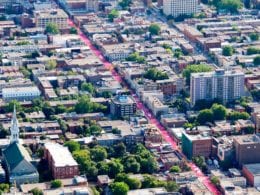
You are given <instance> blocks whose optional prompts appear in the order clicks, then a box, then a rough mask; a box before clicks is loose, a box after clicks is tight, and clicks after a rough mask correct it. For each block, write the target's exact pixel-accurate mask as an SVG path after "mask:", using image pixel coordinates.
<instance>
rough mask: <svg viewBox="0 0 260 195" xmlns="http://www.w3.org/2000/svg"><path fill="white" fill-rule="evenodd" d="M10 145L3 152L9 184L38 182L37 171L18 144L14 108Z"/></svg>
mask: <svg viewBox="0 0 260 195" xmlns="http://www.w3.org/2000/svg"><path fill="white" fill-rule="evenodd" d="M10 131H11V136H10V144H9V146H8V147H7V148H6V149H5V150H4V151H3V159H4V163H5V165H6V171H7V176H8V179H9V182H10V183H12V184H16V185H21V184H24V183H37V182H39V174H38V171H37V169H36V168H35V167H34V166H33V165H32V163H31V161H32V159H31V157H30V155H29V153H28V151H27V150H26V149H25V148H24V146H22V145H21V144H20V143H19V124H18V120H17V118H16V109H15V108H14V112H13V117H12V121H11V128H10Z"/></svg>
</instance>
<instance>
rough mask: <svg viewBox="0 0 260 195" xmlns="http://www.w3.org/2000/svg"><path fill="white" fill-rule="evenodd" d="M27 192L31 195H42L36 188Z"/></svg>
mask: <svg viewBox="0 0 260 195" xmlns="http://www.w3.org/2000/svg"><path fill="white" fill-rule="evenodd" d="M29 192H30V193H32V194H33V195H43V191H42V190H41V189H39V188H37V187H36V188H33V189H32V190H30V191H29Z"/></svg>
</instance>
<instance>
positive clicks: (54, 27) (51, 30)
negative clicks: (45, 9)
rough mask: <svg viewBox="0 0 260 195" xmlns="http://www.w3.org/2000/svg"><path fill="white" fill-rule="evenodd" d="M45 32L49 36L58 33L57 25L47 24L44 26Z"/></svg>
mask: <svg viewBox="0 0 260 195" xmlns="http://www.w3.org/2000/svg"><path fill="white" fill-rule="evenodd" d="M45 32H46V33H49V34H54V35H56V34H59V33H60V31H59V28H58V26H57V24H55V23H48V24H47V25H46V28H45Z"/></svg>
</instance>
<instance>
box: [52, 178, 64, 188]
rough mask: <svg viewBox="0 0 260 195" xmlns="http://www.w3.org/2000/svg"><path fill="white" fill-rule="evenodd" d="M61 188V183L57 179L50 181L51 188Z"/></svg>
mask: <svg viewBox="0 0 260 195" xmlns="http://www.w3.org/2000/svg"><path fill="white" fill-rule="evenodd" d="M61 186H62V182H61V180H59V179H55V180H52V181H51V188H60V187H61Z"/></svg>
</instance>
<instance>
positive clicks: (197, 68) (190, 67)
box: [182, 64, 212, 85]
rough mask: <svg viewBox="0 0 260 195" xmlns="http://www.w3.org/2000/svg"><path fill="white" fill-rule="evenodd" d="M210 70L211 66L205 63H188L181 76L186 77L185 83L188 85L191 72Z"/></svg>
mask: <svg viewBox="0 0 260 195" xmlns="http://www.w3.org/2000/svg"><path fill="white" fill-rule="evenodd" d="M210 71H212V67H210V66H209V65H207V64H199V65H197V64H191V65H188V66H187V67H186V68H185V69H184V70H183V72H182V75H183V77H185V79H186V84H187V85H190V77H191V74H192V73H199V72H210Z"/></svg>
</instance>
